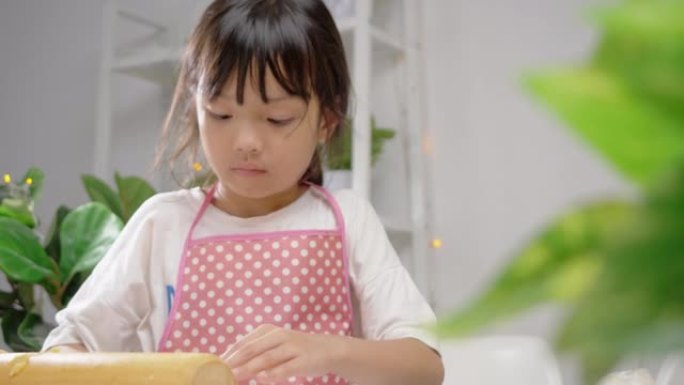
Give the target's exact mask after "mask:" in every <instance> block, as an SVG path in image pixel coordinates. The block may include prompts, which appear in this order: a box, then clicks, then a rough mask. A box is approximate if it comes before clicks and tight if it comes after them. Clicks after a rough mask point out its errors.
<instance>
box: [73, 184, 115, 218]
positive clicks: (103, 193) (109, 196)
mask: <svg viewBox="0 0 684 385" xmlns="http://www.w3.org/2000/svg"><path fill="white" fill-rule="evenodd" d="M81 180H82V181H83V186H84V187H85V189H86V193H88V196H89V197H90V199H91V200H92V201H93V202H100V203H102V204H104V205H105V206H107V207H108V208H109V209H110V210H111V211H112V212H113V213H114V214H116V215H117V216H118V217H119V218H121V219H123V208H122V207H121V201H120V200H119V196H118V195H117V193H116V192H115V191H114V190H112V188H111V187H109V186H108V185H107V183H105V182H104V181H103V180H102V179H99V178H98V177H96V176H94V175H81Z"/></svg>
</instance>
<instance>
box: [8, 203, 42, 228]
mask: <svg viewBox="0 0 684 385" xmlns="http://www.w3.org/2000/svg"><path fill="white" fill-rule="evenodd" d="M30 205H31V202H27V201H25V200H23V199H15V198H5V199H3V200H2V203H1V204H0V217H7V218H14V219H16V220H18V221H19V222H21V223H23V224H25V225H26V226H28V227H30V228H33V227H35V226H36V219H35V217H34V215H33V210H32V209H31V206H30Z"/></svg>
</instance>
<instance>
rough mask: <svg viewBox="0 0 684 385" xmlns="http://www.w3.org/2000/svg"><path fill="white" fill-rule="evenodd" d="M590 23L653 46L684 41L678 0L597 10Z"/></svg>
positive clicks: (652, 0)
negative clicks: (653, 44) (649, 42)
mask: <svg viewBox="0 0 684 385" xmlns="http://www.w3.org/2000/svg"><path fill="white" fill-rule="evenodd" d="M591 17H592V19H593V20H595V21H597V22H598V24H599V25H600V26H601V27H603V29H604V31H605V32H606V33H608V34H615V35H621V36H628V37H630V36H638V37H639V38H642V39H645V40H648V41H652V42H654V43H656V44H660V43H667V42H680V43H681V42H682V41H684V3H682V2H681V1H678V0H664V1H663V0H650V1H627V2H623V3H622V4H621V5H620V6H619V7H610V8H606V7H602V8H596V9H594V10H593V11H592V12H591Z"/></svg>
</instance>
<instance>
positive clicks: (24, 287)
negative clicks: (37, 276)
mask: <svg viewBox="0 0 684 385" xmlns="http://www.w3.org/2000/svg"><path fill="white" fill-rule="evenodd" d="M14 285H15V286H16V289H15V291H16V293H17V297H18V298H19V303H20V304H21V307H22V308H24V309H33V306H34V305H35V299H34V298H35V291H34V289H33V284H31V283H24V282H16V283H14Z"/></svg>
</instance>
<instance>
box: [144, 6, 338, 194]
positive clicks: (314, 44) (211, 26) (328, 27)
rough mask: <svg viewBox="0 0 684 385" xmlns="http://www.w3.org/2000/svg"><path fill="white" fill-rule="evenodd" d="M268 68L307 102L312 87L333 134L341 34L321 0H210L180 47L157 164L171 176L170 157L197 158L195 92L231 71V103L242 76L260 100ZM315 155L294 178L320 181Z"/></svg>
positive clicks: (212, 89)
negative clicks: (234, 79)
mask: <svg viewBox="0 0 684 385" xmlns="http://www.w3.org/2000/svg"><path fill="white" fill-rule="evenodd" d="M268 70H270V71H271V72H272V73H273V75H274V77H275V79H276V80H277V81H278V83H279V84H280V86H282V87H283V89H285V90H286V91H287V92H288V93H290V94H292V95H296V96H300V97H302V98H304V99H305V100H306V101H307V103H308V102H309V101H310V100H311V97H312V96H313V95H314V94H315V95H316V96H317V97H318V100H319V101H320V106H321V109H320V110H321V113H328V114H329V113H333V114H334V115H335V116H336V118H337V121H338V124H337V125H336V126H335V127H334V128H333V132H332V133H331V136H333V135H339V131H341V128H342V125H343V123H344V120H345V115H346V113H347V106H348V99H349V92H350V91H349V90H350V80H349V70H348V68H347V62H346V58H345V55H344V47H343V45H342V39H341V37H340V34H339V32H338V30H337V28H336V26H335V22H334V20H333V18H332V16H331V15H330V12H329V11H328V9H327V8H326V6H325V5H324V4H323V2H322V1H320V0H215V1H214V2H213V3H211V5H209V7H208V8H207V9H206V10H205V12H204V14H203V15H202V17H201V18H200V21H199V24H198V25H197V27H196V28H195V30H194V32H193V33H192V35H191V37H190V39H189V41H188V44H187V47H186V50H185V53H184V55H183V59H182V63H181V67H180V73H179V77H178V83H177V84H176V89H175V92H174V95H173V99H172V102H171V107H170V110H169V113H168V115H167V117H166V121H165V123H164V129H163V134H162V141H161V145H160V148H159V151H158V155H157V165H158V166H159V165H160V164H162V163H165V164H166V165H168V167H169V168H170V170H171V173H172V175H173V176H174V178H175V179H176V181H178V180H179V179H178V174H177V172H176V171H177V168H178V167H177V163H176V162H177V161H178V160H179V159H180V158H184V159H185V161H186V162H184V163H185V165H186V166H190V165H193V164H194V163H195V162H197V157H198V152H199V127H198V123H197V115H196V108H195V102H194V97H195V95H196V93H197V92H201V93H202V94H203V95H204V96H205V97H207V98H208V99H209V100H212V99H214V98H216V97H217V96H218V95H219V93H220V91H221V89H222V88H223V86H224V84H225V83H226V81H227V80H228V78H229V77H230V76H231V75H233V74H236V75H237V101H238V103H243V102H244V87H245V84H246V83H247V82H249V81H252V79H254V80H256V81H257V83H255V86H258V89H259V93H260V95H261V98H262V100H263V101H264V102H267V101H268V99H267V95H266V85H265V75H266V71H268ZM248 77H249V78H248ZM172 141H174V142H175V146H174V145H172V143H171V142H172ZM321 161H322V159H321V154H320V153H319V150H318V149H317V150H316V152H315V154H314V156H313V157H312V159H311V163H310V165H309V167H308V169H307V171H306V172H305V174H304V175H303V176H302V181H308V182H311V183H315V184H319V185H320V184H322V179H323V171H322V165H321ZM209 179H211V178H209ZM205 180H206V179H205Z"/></svg>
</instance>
